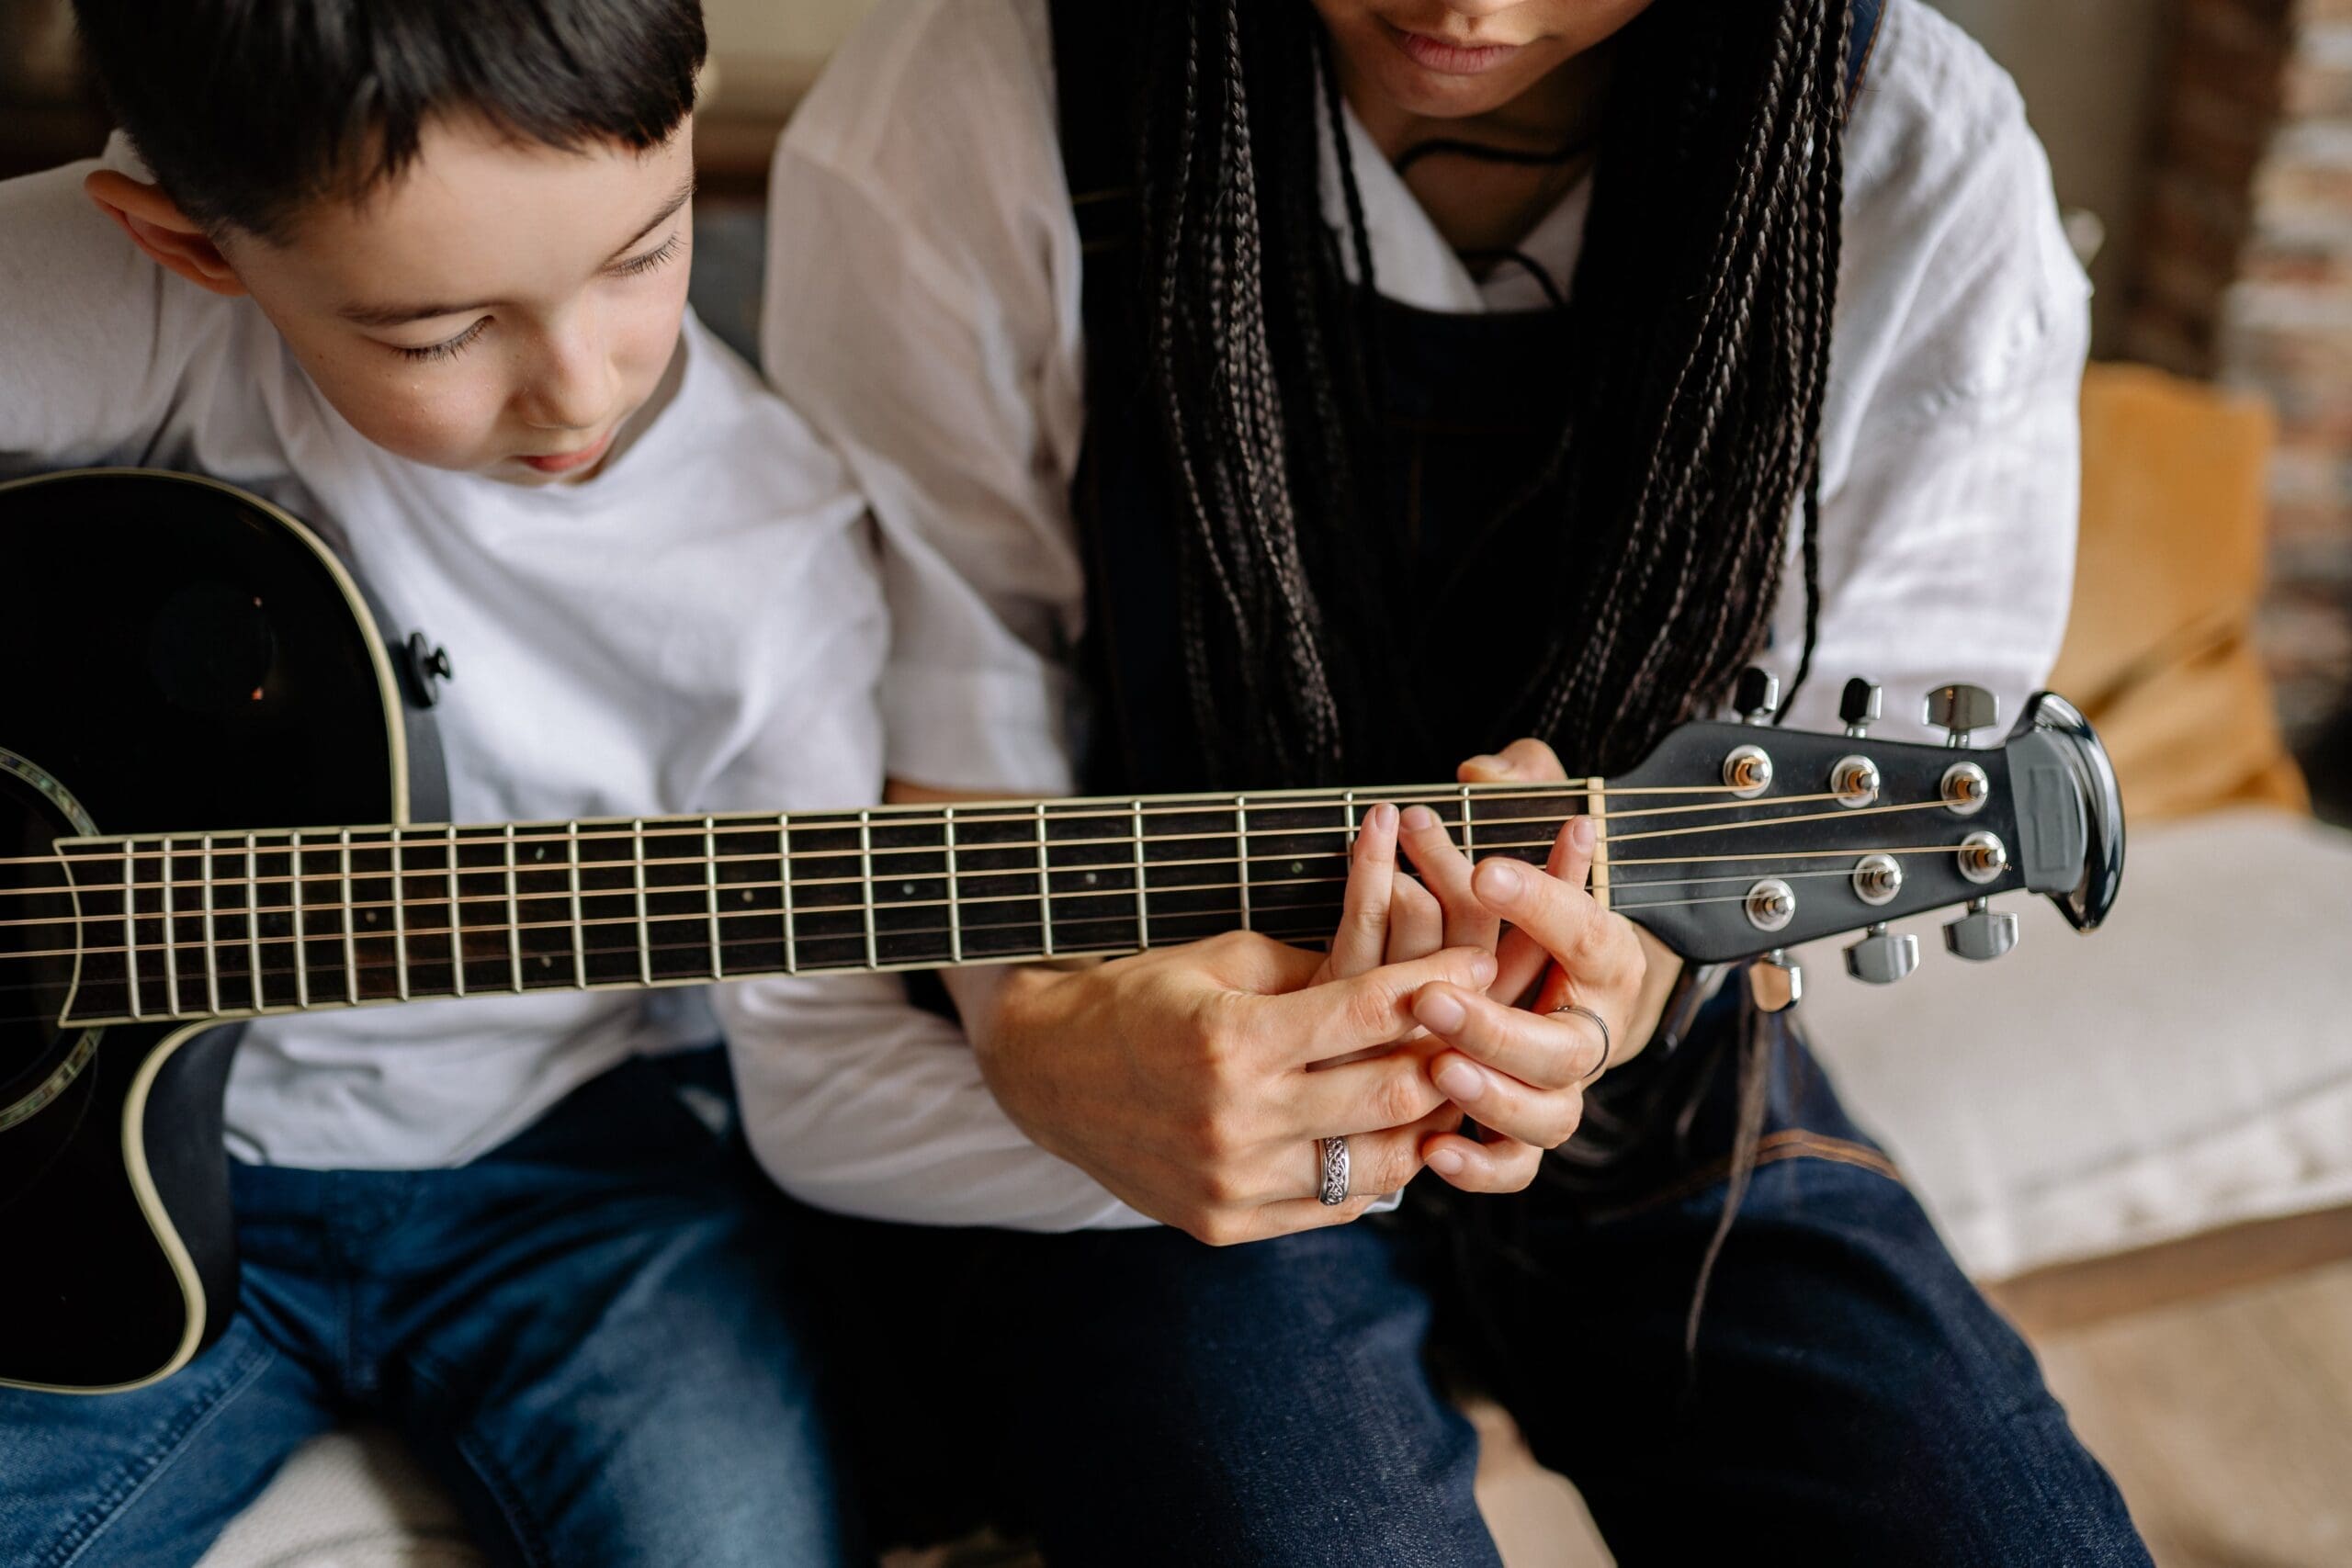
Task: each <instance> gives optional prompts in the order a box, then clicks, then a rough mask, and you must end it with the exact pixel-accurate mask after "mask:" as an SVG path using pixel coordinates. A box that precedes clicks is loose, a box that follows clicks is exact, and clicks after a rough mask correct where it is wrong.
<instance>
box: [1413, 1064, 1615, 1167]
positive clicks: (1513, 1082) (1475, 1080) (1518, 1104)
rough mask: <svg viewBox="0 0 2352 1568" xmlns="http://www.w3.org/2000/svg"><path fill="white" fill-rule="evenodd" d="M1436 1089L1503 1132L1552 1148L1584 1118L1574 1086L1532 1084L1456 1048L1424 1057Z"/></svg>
mask: <svg viewBox="0 0 2352 1568" xmlns="http://www.w3.org/2000/svg"><path fill="white" fill-rule="evenodd" d="M1430 1078H1431V1081H1432V1082H1433V1083H1434V1084H1435V1085H1436V1087H1437V1089H1438V1092H1439V1093H1441V1094H1442V1095H1444V1096H1445V1097H1446V1099H1448V1100H1452V1101H1453V1103H1454V1104H1455V1105H1458V1106H1460V1107H1461V1108H1462V1109H1463V1110H1464V1111H1466V1112H1467V1113H1469V1114H1470V1115H1471V1116H1472V1117H1474V1118H1476V1121H1477V1122H1478V1124H1479V1125H1480V1126H1482V1127H1491V1128H1492V1129H1494V1130H1495V1131H1496V1132H1498V1133H1500V1134H1503V1135H1504V1136H1505V1137H1510V1138H1517V1139H1518V1140H1519V1141H1520V1142H1521V1143H1524V1144H1533V1145H1535V1146H1536V1147H1537V1148H1539V1149H1556V1148H1558V1147H1559V1146H1560V1145H1562V1144H1565V1143H1566V1142H1567V1141H1568V1138H1569V1135H1570V1134H1573V1133H1575V1132H1576V1130H1577V1123H1578V1122H1582V1121H1583V1120H1584V1096H1583V1094H1582V1093H1580V1092H1579V1091H1578V1090H1577V1089H1574V1088H1568V1089H1536V1088H1534V1087H1533V1086H1532V1085H1530V1084H1528V1083H1527V1082H1525V1081H1524V1080H1522V1079H1520V1078H1516V1077H1511V1076H1510V1074H1508V1073H1498V1072H1497V1071H1496V1070H1495V1069H1494V1068H1492V1067H1489V1066H1485V1065H1483V1064H1481V1063H1478V1062H1475V1061H1472V1060H1471V1059H1470V1058H1469V1057H1468V1056H1465V1055H1461V1054H1460V1053H1458V1052H1449V1053H1442V1054H1440V1055H1437V1056H1434V1057H1432V1058H1430Z"/></svg>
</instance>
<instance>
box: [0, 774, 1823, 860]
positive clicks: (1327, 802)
mask: <svg viewBox="0 0 2352 1568" xmlns="http://www.w3.org/2000/svg"><path fill="white" fill-rule="evenodd" d="M1592 782H1593V781H1590V780H1582V781H1578V780H1568V781H1566V782H1562V781H1560V780H1556V779H1554V780H1546V781H1543V782H1541V783H1538V784H1404V785H1395V786H1384V787H1382V788H1378V789H1357V790H1328V791H1298V792H1283V791H1271V792H1268V793H1266V794H1263V795H1253V794H1250V793H1248V792H1243V793H1241V794H1238V795H1233V794H1227V795H1139V796H1136V797H1135V798H1134V801H1130V802H1122V801H1119V800H1116V799H1114V798H1113V797H1109V796H1096V797H1078V798H1073V799H1058V798H1047V799H1041V800H975V801H969V802H958V803H956V805H955V806H954V807H933V806H927V805H925V806H916V805H907V806H889V805H879V806H870V807H843V808H840V809H835V810H826V811H820V812H812V813H809V817H810V818H812V819H811V820H808V821H802V820H800V819H799V818H796V817H795V816H794V815H793V814H792V813H790V812H781V813H778V812H766V813H759V814H747V813H741V812H735V813H727V812H718V813H711V814H707V817H687V816H684V815H678V814H671V813H666V812H665V813H662V814H660V815H658V816H653V817H649V818H645V820H646V821H647V822H649V823H662V824H664V826H659V827H648V828H647V829H645V831H644V833H643V835H642V836H643V837H644V838H647V839H662V838H672V839H681V838H684V839H699V838H701V837H702V836H703V835H704V832H705V831H706V829H705V828H704V826H703V824H704V822H705V821H706V820H708V821H710V822H711V823H713V824H715V828H716V830H717V831H718V832H721V833H758V832H766V833H774V832H775V831H776V830H777V829H780V828H789V829H792V830H793V831H794V832H796V833H797V832H810V833H820V832H845V833H854V832H856V831H857V830H858V829H859V827H860V822H859V817H860V815H861V813H863V814H864V815H865V818H866V822H865V826H868V827H872V828H876V829H895V828H941V829H944V828H945V827H947V826H948V825H949V823H950V821H951V820H952V821H953V822H954V824H955V825H956V826H957V827H959V828H960V827H962V826H963V825H965V824H967V823H1009V822H1020V823H1023V824H1025V823H1029V822H1034V821H1035V820H1036V819H1037V818H1038V817H1039V816H1040V815H1041V811H1040V808H1041V807H1042V808H1043V811H1042V815H1043V817H1044V818H1045V820H1046V821H1047V822H1049V823H1055V822H1079V821H1096V820H1102V821H1108V820H1112V819H1114V818H1115V819H1119V820H1125V821H1132V820H1134V819H1135V818H1136V817H1137V816H1142V817H1147V818H1151V817H1192V816H1204V815H1215V814H1219V813H1228V814H1229V813H1233V812H1235V811H1236V810H1237V809H1238V810H1240V811H1247V812H1251V813H1261V812H1273V811H1345V810H1348V809H1349V808H1350V807H1353V808H1354V809H1356V810H1357V811H1359V812H1361V811H1364V810H1368V809H1370V808H1371V807H1374V806H1378V805H1382V804H1384V803H1385V804H1388V805H1392V806H1396V805H1402V806H1434V805H1437V804H1439V803H1444V804H1447V805H1459V804H1460V803H1461V802H1462V800H1463V796H1464V793H1465V792H1466V793H1467V794H1468V796H1469V799H1470V801H1471V802H1472V803H1473V804H1476V803H1478V802H1482V801H1491V800H1506V801H1508V800H1535V801H1556V802H1571V801H1574V802H1584V801H1589V800H1590V799H1591V798H1592V796H1593V795H1594V794H1595V793H1596V792H1595V791H1594V790H1593V789H1591V788H1590V787H1589V785H1590V784H1591V783H1592ZM1597 793H1599V794H1600V795H1601V796H1602V799H1603V801H1604V802H1606V801H1607V800H1610V799H1612V798H1614V797H1616V796H1619V795H1730V794H1735V793H1736V789H1735V787H1734V786H1733V785H1730V784H1645V785H1633V786H1624V787H1612V786H1610V785H1608V784H1605V783H1604V784H1603V785H1602V788H1601V789H1600V791H1599V792H1597ZM1351 796H1352V797H1353V798H1352V799H1351V798H1350V797H1351ZM1777 798H1781V799H1787V798H1792V797H1789V796H1781V797H1777ZM1136 802H1139V803H1140V804H1141V806H1142V809H1141V811H1140V812H1138V811H1137V810H1136ZM1724 804H1725V805H1726V806H1729V807H1734V808H1736V807H1740V806H1747V805H1752V804H1755V803H1754V802H1751V801H1748V800H1745V799H1743V800H1739V801H1735V802H1726V803H1724ZM1097 806H1101V807H1103V808H1102V809H1100V810H1097V809H1093V807H1097ZM1076 807H1085V808H1086V809H1074V808H1076ZM1604 809H1606V807H1605V806H1604ZM926 813H928V815H926ZM1611 815H1612V816H1613V815H1616V813H1614V812H1611ZM813 818H827V819H828V820H814V819H813ZM631 820H633V819H631V818H599V819H596V820H595V821H594V823H593V824H589V823H583V824H582V827H583V828H587V829H589V830H587V831H583V832H582V833H581V834H580V835H579V840H580V841H581V842H582V843H597V842H624V841H628V840H635V839H637V838H639V833H638V832H637V830H636V829H634V828H633V827H620V828H615V827H614V824H615V823H616V822H628V821H631ZM1515 820H1524V819H1523V818H1496V821H1497V822H1507V821H1515ZM1453 825H1454V826H1459V825H1460V824H1459V821H1458V819H1457V821H1456V822H1455V823H1454V824H1453ZM1471 825H1472V826H1473V827H1474V828H1475V827H1476V826H1478V824H1477V823H1476V820H1475V819H1474V820H1473V822H1472V824H1471ZM452 826H455V828H456V829H457V831H458V834H459V838H458V842H459V843H469V842H495V843H497V844H499V845H500V846H502V847H503V845H504V844H505V843H506V837H505V830H506V829H507V828H508V827H510V826H511V827H515V828H518V829H519V828H531V829H556V831H553V832H541V833H530V834H522V833H518V834H517V835H516V836H515V843H517V844H520V845H537V844H569V843H571V841H572V833H571V826H572V824H571V823H570V822H566V821H557V820H552V819H543V820H538V821H532V822H515V823H511V824H510V823H458V824H454V825H453V824H448V823H441V822H432V823H416V824H412V825H409V826H407V827H403V828H397V829H396V828H393V827H392V826H391V825H390V824H387V823H376V824H372V825H370V826H369V827H368V829H365V830H366V831H368V832H379V831H389V832H397V833H401V834H404V835H409V836H408V837H403V838H400V839H398V840H394V839H384V838H376V839H364V840H363V839H354V840H352V841H351V848H352V849H353V850H355V851H362V850H365V851H376V850H390V849H393V848H395V847H399V848H407V847H409V846H411V845H413V844H416V843H419V842H423V841H439V842H447V839H448V834H449V829H450V828H451V827H452ZM257 831H259V832H261V833H264V834H266V835H270V836H288V835H300V834H303V833H339V832H340V831H341V829H337V828H317V827H312V828H273V829H257ZM1250 831H1251V832H1253V833H1259V832H1265V833H1294V832H1295V833H1306V832H1322V831H1329V829H1324V828H1320V827H1311V828H1262V829H1260V828H1253V829H1250ZM419 834H423V835H426V839H424V840H420V839H418V838H417V837H415V835H419ZM468 834H471V835H474V837H473V838H472V839H469V838H467V837H465V835H468ZM204 836H205V835H203V834H200V833H161V834H145V833H119V834H118V833H109V834H102V835H98V836H97V841H99V842H105V843H111V844H119V845H129V844H132V843H135V842H136V841H137V840H141V839H153V840H159V841H160V840H178V841H180V842H182V843H186V842H187V840H193V839H198V838H201V837H204ZM211 836H212V837H213V838H215V839H220V838H242V837H243V833H242V832H225V833H216V834H213V835H211ZM1210 836H1212V837H1218V838H1223V837H1229V836H1230V835H1229V834H1224V833H1219V834H1214V835H1210ZM1134 837H1135V835H1133V834H1129V835H1126V836H1125V837H1124V838H1115V839H1108V840H1093V841H1096V842H1103V843H1125V842H1129V841H1132V840H1133V839H1134ZM1147 837H1148V835H1147ZM1056 841H1057V842H1072V841H1079V840H1056ZM214 847H215V852H219V850H220V846H219V845H217V844H216V845H215V846H214ZM303 847H304V848H305V849H310V850H338V851H339V850H341V849H342V848H343V847H344V846H343V841H342V840H340V839H339V838H335V839H329V840H325V841H323V842H312V843H309V844H306V845H304V846H303ZM184 852H185V853H188V854H196V853H199V852H200V851H199V850H198V849H197V848H195V847H193V846H191V847H189V848H187V849H186V850H185V851H184ZM154 853H161V851H160V850H159V851H155V852H154ZM56 858H57V856H56V855H55V854H54V853H53V852H52V853H50V854H38V855H0V866H8V865H34V864H41V863H49V862H51V861H54V860H55V859H56ZM87 858H89V859H92V860H105V859H106V858H107V855H106V854H104V853H96V854H93V855H91V856H89V857H87ZM117 858H119V852H117Z"/></svg>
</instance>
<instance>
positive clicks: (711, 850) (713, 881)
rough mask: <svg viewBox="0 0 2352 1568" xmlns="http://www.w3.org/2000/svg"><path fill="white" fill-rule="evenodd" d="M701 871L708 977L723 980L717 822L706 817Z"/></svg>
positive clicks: (703, 828)
mask: <svg viewBox="0 0 2352 1568" xmlns="http://www.w3.org/2000/svg"><path fill="white" fill-rule="evenodd" d="M702 871H703V888H704V902H705V903H706V904H707V905H708V906H709V909H710V977H711V978H712V979H714V980H723V979H725V978H726V977H727V959H726V955H725V954H723V953H720V952H719V950H718V823H717V822H716V821H715V820H714V819H713V818H708V817H706V818H703V819H702ZM870 918H871V917H869V919H870Z"/></svg>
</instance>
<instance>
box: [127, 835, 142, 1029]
mask: <svg viewBox="0 0 2352 1568" xmlns="http://www.w3.org/2000/svg"><path fill="white" fill-rule="evenodd" d="M131 844H132V840H129V839H126V840H123V844H122V972H123V975H124V976H125V977H126V980H127V983H128V985H129V987H130V1020H131V1021H132V1022H133V1023H136V1022H138V1021H140V1020H141V1019H142V1018H145V1017H146V1016H147V1010H146V1008H145V1007H144V1006H142V1005H141V1002H140V999H139V922H138V916H137V911H138V908H139V868H138V866H137V865H136V864H135V863H133V861H132V859H131Z"/></svg>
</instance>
